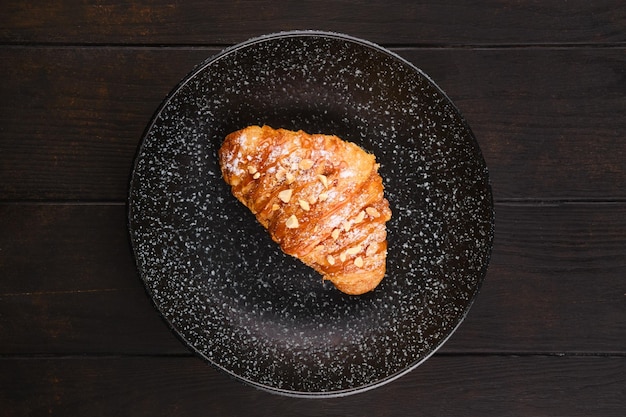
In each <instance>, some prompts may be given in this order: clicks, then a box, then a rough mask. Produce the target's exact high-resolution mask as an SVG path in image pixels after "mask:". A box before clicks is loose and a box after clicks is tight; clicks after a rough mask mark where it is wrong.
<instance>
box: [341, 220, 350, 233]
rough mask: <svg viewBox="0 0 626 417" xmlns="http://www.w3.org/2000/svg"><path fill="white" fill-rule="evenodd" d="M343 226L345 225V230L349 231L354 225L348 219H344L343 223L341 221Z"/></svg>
mask: <svg viewBox="0 0 626 417" xmlns="http://www.w3.org/2000/svg"><path fill="white" fill-rule="evenodd" d="M341 227H343V230H345V231H346V232H349V231H350V229H351V228H352V225H351V224H350V223H349V222H348V221H344V222H343V223H341Z"/></svg>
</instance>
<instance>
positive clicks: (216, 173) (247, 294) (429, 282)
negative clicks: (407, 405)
mask: <svg viewBox="0 0 626 417" xmlns="http://www.w3.org/2000/svg"><path fill="white" fill-rule="evenodd" d="M251 124H260V125H262V124H268V125H270V126H272V127H275V128H279V127H283V128H287V129H293V130H298V129H302V130H305V131H307V132H309V133H326V134H334V135H337V136H339V137H341V138H343V139H345V140H350V141H353V142H355V143H357V144H359V145H360V146H362V147H363V148H365V149H366V150H368V151H370V152H373V153H374V154H375V155H376V157H377V160H378V162H380V164H381V168H380V173H381V176H382V177H383V181H384V184H385V196H386V198H387V199H388V200H389V202H390V206H391V209H392V212H393V216H392V219H391V221H390V222H389V223H387V226H388V244H389V249H388V259H387V275H386V278H385V279H384V280H383V282H382V283H381V285H380V286H379V287H378V288H377V289H376V290H375V291H373V292H371V293H368V294H365V295H362V296H357V297H355V296H347V295H344V294H342V293H340V292H338V291H337V290H335V289H334V287H333V286H332V284H329V283H323V282H322V280H321V277H320V276H319V275H318V274H317V273H315V272H314V271H313V270H311V269H309V268H308V267H306V266H305V265H303V264H302V263H300V261H298V260H297V259H295V258H291V257H289V256H287V255H285V254H283V253H282V252H281V251H280V248H279V247H278V246H277V245H276V244H275V243H274V242H272V241H271V239H270V237H269V235H268V234H267V232H266V231H265V230H264V229H263V227H262V226H260V225H259V224H258V223H257V222H256V220H255V218H254V216H253V215H252V214H251V213H250V212H249V211H248V210H247V209H246V208H245V207H244V206H243V205H242V204H240V203H239V202H238V201H237V200H236V199H235V198H234V197H233V196H232V194H231V192H230V187H229V186H227V184H226V183H224V181H223V180H222V178H221V174H220V168H219V163H218V160H217V150H218V149H219V147H220V145H221V142H222V140H223V138H224V137H225V136H226V134H228V133H230V132H232V131H234V130H237V129H240V128H243V127H245V126H248V125H251ZM493 224H494V218H493V201H492V195H491V188H490V186H489V180H488V173H487V168H486V166H485V162H484V160H483V157H482V154H481V152H480V149H479V147H478V144H477V142H476V140H475V138H474V136H473V134H472V132H471V130H470V128H469V127H468V125H467V124H466V122H465V121H464V119H463V118H462V117H461V115H460V114H459V112H458V111H457V109H456V108H455V107H454V105H453V104H452V103H451V102H450V100H449V99H448V98H447V97H446V95H445V94H444V93H443V92H442V91H441V90H440V89H439V88H438V87H437V86H436V85H435V84H434V83H433V82H432V81H431V80H430V79H429V78H428V77H427V76H426V75H425V74H423V73H422V72H421V71H420V70H418V69H417V68H415V67H414V66H413V65H411V64H410V63H408V62H407V61H405V60H403V59H402V58H400V57H399V56H397V55H395V54H393V53H391V52H389V51H387V50H385V49H383V48H381V47H379V46H376V45H374V44H372V43H369V42H367V41H363V40H359V39H355V38H352V37H349V36H345V35H340V34H334V33H324V32H287V33H280V34H274V35H269V36H264V37H261V38H257V39H253V40H250V41H247V42H245V43H242V44H239V45H237V46H235V47H232V48H229V49H227V50H225V51H223V52H222V53H221V54H219V55H217V56H215V57H213V58H211V59H209V60H207V61H206V62H204V63H202V64H201V65H199V66H198V67H197V68H196V69H195V70H194V71H193V72H192V73H191V74H190V75H189V76H188V77H187V78H185V79H184V80H183V81H182V82H181V84H180V85H178V86H177V87H176V88H175V89H174V90H173V91H172V93H171V94H170V95H169V96H168V97H167V98H166V100H165V101H164V103H163V104H162V106H161V107H160V108H159V110H158V111H157V113H156V114H155V116H154V118H153V120H152V122H151V123H150V125H149V126H148V128H147V130H146V133H145V136H144V138H143V141H142V144H141V146H140V149H139V151H138V154H137V158H136V161H135V167H134V171H133V174H132V178H131V187H130V194H129V229H130V235H131V241H132V245H133V250H134V253H135V258H136V263H137V267H138V270H139V274H140V276H141V278H142V280H143V281H144V283H145V285H146V288H147V290H148V293H149V295H150V296H151V297H152V299H153V302H154V304H155V306H156V307H157V309H158V310H159V311H160V313H161V314H162V315H163V316H164V318H165V319H166V321H167V322H168V323H169V325H170V326H171V328H172V329H173V331H174V332H175V333H176V334H177V335H178V336H179V337H180V338H181V339H182V340H183V341H184V342H185V343H186V344H187V345H188V346H189V347H190V348H191V349H192V350H194V351H195V352H196V353H197V354H199V355H200V356H201V357H203V358H204V359H205V360H207V361H209V362H210V363H212V364H213V365H215V366H217V367H218V368H220V369H222V370H224V371H226V372H227V373H229V374H230V375H232V376H235V377H236V378H238V379H241V380H243V381H246V382H248V383H251V384H253V385H254V386H256V387H259V388H263V389H267V390H270V391H274V392H280V393H283V394H287V395H295V396H339V395H346V394H350V393H355V392H360V391H363V390H367V389H371V388H373V387H376V386H379V385H381V384H384V383H386V382H388V381H391V380H393V379H395V378H397V377H399V376H400V375H402V374H404V373H406V372H408V371H410V370H411V369H413V368H414V367H416V366H418V365H419V364H420V363H421V362H423V361H424V360H425V359H427V358H428V357H429V356H430V355H431V354H432V353H434V352H435V350H437V349H438V348H439V347H440V346H441V345H442V344H443V343H444V342H445V341H446V339H447V338H448V337H449V336H450V335H451V334H452V333H453V331H454V330H455V329H456V328H457V326H458V325H459V324H460V323H461V321H462V320H463V318H464V317H465V315H466V313H467V311H468V309H469V308H470V305H471V303H472V301H473V300H474V298H475V296H476V294H477V292H478V290H479V287H480V284H481V282H482V280H483V278H484V275H485V273H486V269H487V264H488V261H489V256H490V251H491V245H492V240H493Z"/></svg>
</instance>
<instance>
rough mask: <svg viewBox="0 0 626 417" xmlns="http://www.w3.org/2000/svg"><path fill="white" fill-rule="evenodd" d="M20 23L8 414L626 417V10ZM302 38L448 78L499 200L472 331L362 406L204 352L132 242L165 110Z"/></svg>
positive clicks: (7, 287)
mask: <svg viewBox="0 0 626 417" xmlns="http://www.w3.org/2000/svg"><path fill="white" fill-rule="evenodd" d="M0 16H1V17H0V415H2V416H31V415H33V416H39V415H54V416H114V415H122V416H126V415H129V416H160V415H164V416H194V415H198V416H205V415H215V416H256V415H278V416H285V415H306V416H321V415H333V416H334V415H337V416H365V415H376V416H407V415H430V416H435V415H441V416H454V415H459V416H460V415H477V416H486V415H493V416H522V415H524V416H618V415H619V416H621V415H623V413H624V410H626V134H625V132H626V6H625V4H624V2H623V1H621V0H612V1H588V0H571V1H567V2H565V1H556V0H547V1H541V2H537V1H534V2H531V1H521V2H507V1H482V2H481V1H475V2H463V1H459V0H453V1H447V2H402V1H396V0H386V1H369V2H355V1H317V2H302V1H256V2H253V1H237V2H232V1H212V2H203V1H196V0H190V1H167V0H155V1H152V2H138V1H127V2H122V1H119V0H110V1H93V2H87V1H80V0H64V1H56V2H47V1H44V2H36V1H32V0H4V1H2V3H1V5H0ZM291 29H320V30H330V31H338V32H342V33H347V34H350V35H353V36H357V37H361V38H365V39H368V40H370V41H373V42H376V43H379V44H381V45H383V46H385V47H388V48H390V49H392V50H393V51H394V52H396V53H398V54H400V55H401V56H403V57H405V58H406V59H408V60H410V61H411V62H413V63H414V64H415V65H416V66H418V67H419V68H421V69H422V70H423V71H425V72H426V73H427V74H429V75H430V76H431V77H432V78H433V79H434V80H435V81H436V82H437V83H438V85H439V86H441V87H442V88H443V89H444V90H445V91H446V92H447V93H448V95H449V96H450V98H451V99H452V100H453V101H454V102H455V104H457V105H458V107H459V108H460V109H461V111H462V112H463V114H464V115H465V117H466V118H467V120H468V122H469V124H470V125H471V126H472V128H473V130H474V133H475V134H476V137H477V138H478V141H479V143H480V146H481V148H482V150H483V153H484V155H485V159H486V161H487V164H488V166H489V169H490V173H491V179H492V184H493V190H494V196H495V208H496V219H497V220H496V235H495V246H494V249H493V256H492V261H491V265H490V268H489V271H488V274H487V277H486V280H485V282H484V285H483V287H482V291H481V293H480V295H479V297H478V299H477V301H476V302H475V304H474V306H473V308H472V310H471V311H470V314H469V316H468V317H467V319H466V321H465V322H464V323H463V325H462V326H461V327H460V329H459V330H458V331H457V332H456V333H455V334H454V335H453V337H452V338H451V339H450V340H449V341H448V342H447V343H446V344H445V345H444V346H443V348H442V349H441V350H439V351H438V353H437V354H435V356H433V357H432V358H430V359H429V360H428V361H427V362H426V363H424V364H423V365H422V366H420V367H418V368H417V369H415V370H414V371H412V372H410V373H409V374H407V375H405V376H403V377H402V378H400V379H398V380H396V381H394V382H392V383H390V384H387V385H385V386H383V387H381V388H378V389H375V390H373V391H369V392H366V393H363V394H358V395H353V396H349V397H345V398H336V399H316V400H312V399H294V398H287V397H283V396H278V395H274V394H269V393H266V392H263V391H260V390H257V389H255V388H252V387H249V386H247V385H244V384H242V383H240V382H238V381H235V380H233V379H231V378H230V377H228V376H226V375H225V374H223V373H221V372H218V371H217V370H215V369H214V368H212V367H211V366H209V365H207V364H205V363H204V362H203V361H202V360H200V359H198V358H197V357H195V356H194V355H192V354H191V353H190V351H189V350H188V349H187V348H186V347H185V346H183V345H182V344H181V343H180V342H179V340H178V339H177V338H176V337H175V336H174V335H173V334H172V333H171V332H170V330H169V329H168V327H167V326H166V325H165V324H164V322H163V321H162V319H161V318H160V316H159V315H158V313H157V312H156V310H155V309H154V308H153V306H152V305H151V301H150V300H149V298H148V297H147V295H146V293H145V291H144V288H143V286H142V283H141V281H140V280H139V278H138V276H137V273H136V270H135V265H134V260H133V257H132V254H131V249H130V245H129V239H128V233H127V228H126V198H127V192H128V183H129V175H130V172H131V168H132V162H133V158H134V156H135V152H136V150H137V146H138V144H139V141H140V138H141V136H142V132H143V131H144V128H145V127H146V125H147V123H148V121H149V120H150V117H151V115H152V114H153V112H154V111H155V110H156V108H157V107H158V105H159V103H160V102H161V100H162V99H163V98H164V97H165V96H166V95H167V93H168V92H169V91H170V90H171V89H172V88H173V87H174V86H175V85H176V84H177V82H178V81H179V80H180V79H181V78H182V77H183V76H184V75H185V74H187V73H188V72H189V71H191V70H192V69H193V67H194V66H195V65H196V64H198V63H199V62H201V61H203V60H204V59H206V58H208V57H210V56H212V55H214V54H216V53H217V52H219V51H220V50H222V49H223V48H224V47H226V46H229V45H232V44H235V43H238V42H240V41H244V40H246V39H248V38H251V37H254V36H257V35H261V34H266V33H272V32H276V31H282V30H291Z"/></svg>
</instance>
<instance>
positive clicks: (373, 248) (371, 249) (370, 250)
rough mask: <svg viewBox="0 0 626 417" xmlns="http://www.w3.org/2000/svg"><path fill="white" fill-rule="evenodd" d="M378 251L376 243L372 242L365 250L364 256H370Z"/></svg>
mask: <svg viewBox="0 0 626 417" xmlns="http://www.w3.org/2000/svg"><path fill="white" fill-rule="evenodd" d="M377 251H378V243H376V242H372V243H370V244H369V246H368V247H367V249H366V250H365V256H372V255H374V254H375V253H376V252H377Z"/></svg>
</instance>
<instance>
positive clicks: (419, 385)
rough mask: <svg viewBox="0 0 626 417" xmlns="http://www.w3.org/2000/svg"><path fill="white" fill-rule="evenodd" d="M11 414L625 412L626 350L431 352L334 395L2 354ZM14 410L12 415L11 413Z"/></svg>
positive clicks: (155, 362)
mask: <svg viewBox="0 0 626 417" xmlns="http://www.w3.org/2000/svg"><path fill="white" fill-rule="evenodd" d="M0 366H2V369H3V372H2V373H0V404H3V409H4V410H5V413H4V416H6V417H13V416H26V415H64V416H67V415H83V416H84V415H89V416H93V417H97V416H111V415H133V416H137V417H139V416H155V415H168V416H206V415H211V416H213V415H216V416H218V415H219V416H225V415H228V416H233V417H234V416H242V417H243V416H246V417H250V416H267V415H268V413H271V414H272V415H280V416H287V415H299V416H317V415H340V416H345V417H357V416H366V415H376V416H385V417H393V416H406V415H407V412H410V411H412V412H415V413H418V415H420V416H442V415H445V416H457V415H458V416H461V415H497V416H501V417H507V416H520V415H532V416H571V417H574V416H584V417H588V416H604V417H611V416H621V415H622V413H623V410H624V407H625V406H626V396H625V395H624V394H625V393H624V386H625V383H626V377H625V376H624V375H626V360H625V359H624V358H623V357H556V356H546V357H481V356H459V357H441V356H438V357H433V358H431V359H429V360H428V361H427V362H425V363H424V364H423V365H421V366H420V367H418V368H417V369H415V370H413V371H412V372H410V373H409V374H407V375H405V376H403V377H401V378H400V379H399V380H396V381H393V382H391V383H390V384H388V385H386V386H383V387H382V388H378V389H376V390H373V391H369V392H365V393H362V394H357V395H353V396H350V397H345V398H336V399H294V398H288V397H283V396H278V395H275V394H270V393H266V392H263V391H260V390H257V389H255V388H252V387H249V386H246V385H243V384H242V383H240V382H238V381H235V380H232V379H231V378H229V377H228V376H226V375H224V374H222V373H220V372H218V371H216V370H214V369H213V368H212V367H210V366H208V365H206V364H205V363H203V362H202V361H200V360H199V359H196V358H180V357H178V358H172V357H160V358H159V357H122V358H116V357H101V358H71V359H70V358H39V359H20V358H13V359H0ZM7 412H8V414H7Z"/></svg>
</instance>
